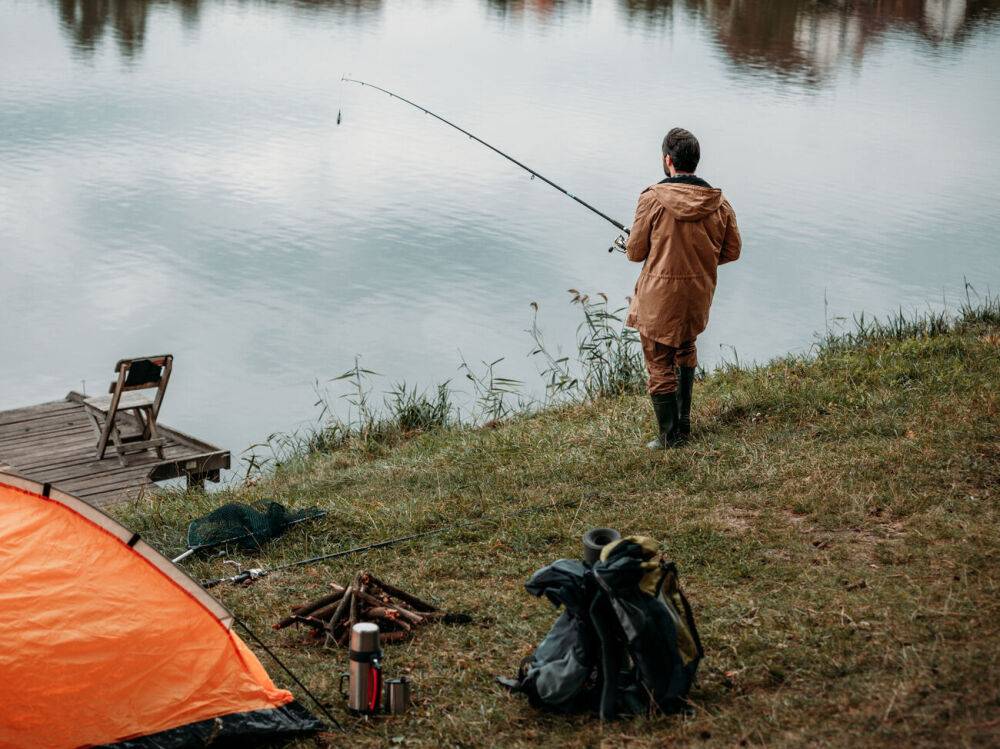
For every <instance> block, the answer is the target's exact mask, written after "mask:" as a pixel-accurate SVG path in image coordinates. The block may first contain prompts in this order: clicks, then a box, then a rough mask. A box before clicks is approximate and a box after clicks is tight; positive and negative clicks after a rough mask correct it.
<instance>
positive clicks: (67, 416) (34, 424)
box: [0, 410, 90, 436]
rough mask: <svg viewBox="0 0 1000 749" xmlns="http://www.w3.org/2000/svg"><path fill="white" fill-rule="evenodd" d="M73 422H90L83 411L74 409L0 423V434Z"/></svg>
mask: <svg viewBox="0 0 1000 749" xmlns="http://www.w3.org/2000/svg"><path fill="white" fill-rule="evenodd" d="M75 424H90V418H89V417H88V416H87V414H86V413H84V412H83V411H81V410H76V411H69V412H67V413H62V414H55V415H53V416H43V417H41V418H38V419H27V420H25V421H17V422H14V423H13V424H0V436H7V435H15V434H27V433H29V432H41V431H44V430H47V429H48V430H51V429H55V428H58V427H59V426H71V425H75Z"/></svg>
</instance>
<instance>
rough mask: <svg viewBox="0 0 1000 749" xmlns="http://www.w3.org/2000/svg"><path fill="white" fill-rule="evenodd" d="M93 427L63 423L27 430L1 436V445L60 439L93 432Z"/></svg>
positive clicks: (83, 423)
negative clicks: (68, 435)
mask: <svg viewBox="0 0 1000 749" xmlns="http://www.w3.org/2000/svg"><path fill="white" fill-rule="evenodd" d="M93 431H94V430H93V427H91V426H90V424H89V423H88V422H82V423H76V424H74V423H72V422H70V423H63V424H59V425H53V426H51V427H40V428H38V429H25V430H23V431H21V432H17V433H11V434H5V435H0V445H17V444H24V443H26V442H37V441H38V440H39V439H42V440H45V439H51V438H56V439H58V438H59V436H60V435H66V434H72V433H74V432H91V433H93Z"/></svg>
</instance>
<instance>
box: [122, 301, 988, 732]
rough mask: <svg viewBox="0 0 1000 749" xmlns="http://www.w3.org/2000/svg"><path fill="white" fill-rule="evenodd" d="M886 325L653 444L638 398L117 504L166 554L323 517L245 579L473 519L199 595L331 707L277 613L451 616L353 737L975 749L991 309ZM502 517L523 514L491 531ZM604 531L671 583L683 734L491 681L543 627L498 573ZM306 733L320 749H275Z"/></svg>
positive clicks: (724, 398) (334, 677)
mask: <svg viewBox="0 0 1000 749" xmlns="http://www.w3.org/2000/svg"><path fill="white" fill-rule="evenodd" d="M911 323H913V324H911V325H909V326H904V325H895V326H894V325H891V324H890V325H884V326H883V327H882V328H881V329H876V328H873V327H871V326H870V325H869V326H867V327H865V328H863V329H859V330H858V331H857V332H856V333H855V334H853V337H851V338H844V337H841V338H839V339H836V340H834V339H829V340H826V341H823V342H821V343H820V344H819V345H818V346H817V347H816V351H815V352H814V354H813V355H812V356H810V357H789V358H784V359H779V360H776V361H774V362H772V363H770V364H768V365H766V366H761V367H756V368H752V369H749V370H748V369H738V368H735V367H730V368H726V369H725V370H723V371H719V372H716V373H713V374H710V375H708V377H707V378H706V379H705V380H704V381H702V382H699V383H697V384H696V389H695V407H694V414H693V416H694V429H695V435H694V439H693V441H692V442H691V443H690V444H689V445H688V446H686V447H684V448H683V449H679V450H673V451H669V452H662V453H656V454H653V453H650V452H648V451H647V450H646V449H645V448H644V447H643V445H644V443H645V441H646V440H647V439H648V438H649V437H650V436H651V434H652V430H653V422H652V415H651V411H650V407H649V404H648V401H647V400H646V398H645V397H643V396H642V395H640V394H634V393H632V394H630V393H625V394H621V395H617V396H597V397H592V398H587V399H586V400H585V401H584V402H582V403H571V404H568V405H563V406H559V407H553V408H549V409H543V410H540V411H537V412H534V413H531V414H529V415H524V416H520V417H515V418H512V419H509V420H508V421H506V422H503V423H499V424H491V425H490V428H478V429H477V428H472V427H469V426H465V427H462V426H451V427H448V426H444V427H438V428H435V429H430V430H429V431H425V432H419V433H416V434H415V436H411V437H409V438H407V439H401V440H396V441H393V442H390V443H380V442H379V443H372V442H371V441H359V440H350V439H348V440H344V441H342V442H340V443H338V444H340V445H341V446H340V447H339V449H333V450H332V451H326V452H322V451H320V452H316V451H314V452H303V451H298V452H294V453H293V454H292V455H291V456H290V457H289V458H288V459H287V460H286V462H285V463H283V464H282V465H281V466H280V467H279V468H278V469H277V470H276V471H275V472H274V473H273V474H272V475H268V476H264V477H260V478H258V479H257V480H256V482H255V483H254V484H253V485H251V486H246V487H242V488H239V489H233V490H229V491H225V492H221V493H216V494H212V495H204V494H199V493H189V494H179V493H165V494H163V495H162V496H158V497H154V498H152V499H147V500H144V501H143V502H141V503H136V504H132V505H128V506H124V507H120V508H119V509H118V512H117V514H118V516H119V517H120V519H121V520H122V521H123V522H125V523H126V524H127V525H128V526H129V527H131V528H133V529H135V530H137V531H139V532H141V533H142V535H143V537H144V538H145V539H146V540H147V541H149V542H150V543H152V544H153V545H154V546H156V547H158V548H160V549H161V550H163V551H164V552H165V553H166V554H168V555H174V554H176V553H178V552H179V551H181V550H182V549H183V535H184V528H185V526H186V524H187V522H188V521H189V520H190V519H191V518H192V517H194V516H196V515H199V514H202V513H204V512H206V511H208V510H209V509H211V508H213V507H215V506H217V505H219V504H221V503H223V502H226V501H230V500H234V499H235V500H242V501H247V500H256V499H261V498H274V499H277V500H278V501H281V502H284V503H286V504H289V505H292V506H295V507H304V506H310V505H319V506H320V507H323V508H325V509H327V510H329V514H328V515H327V517H326V518H325V519H324V520H322V521H319V522H317V523H312V524H304V525H303V526H299V527H297V528H295V529H294V530H292V531H290V532H289V533H288V534H287V535H286V536H285V537H283V538H281V539H279V540H277V541H275V542H273V543H272V544H270V545H269V546H268V547H267V548H266V549H265V550H264V551H263V552H262V553H259V554H256V555H247V554H243V553H241V552H237V551H233V552H232V556H231V558H234V559H238V560H239V561H241V562H242V563H243V564H244V565H248V566H272V565H277V564H281V563H282V562H286V561H292V560H295V559H299V558H301V557H305V556H310V555H312V554H316V553H321V552H324V551H329V550H335V549H338V548H347V547H349V546H352V545H355V544H359V543H363V542H369V541H374V540H378V539H382V538H388V537H392V536H397V535H402V534H405V533H410V532H416V531H421V530H427V529H431V528H435V527H437V526H440V525H445V524H450V523H454V522H456V521H464V520H475V521H476V524H469V525H465V526H463V527H461V528H460V529H458V530H454V531H451V532H448V533H444V534H441V535H438V536H433V537H430V538H427V539H424V540H422V541H419V542H415V543H411V544H403V545H399V546H396V547H394V548H390V549H384V550H379V551H375V552H370V553H366V554H363V555H358V556H354V557H348V558H344V559H338V560H335V561H334V562H330V563H326V564H317V565H314V566H310V567H303V568H297V569H294V570H290V571H287V572H283V573H281V574H276V575H274V576H272V577H268V578H265V579H262V580H260V581H258V582H256V583H255V584H253V585H252V586H250V587H246V588H235V587H232V586H220V587H218V588H214V589H213V590H212V592H213V594H214V595H216V596H217V597H218V598H219V599H220V600H221V601H222V602H223V603H224V604H226V605H227V606H228V607H229V608H230V609H231V610H232V611H233V612H234V613H236V614H237V615H238V616H239V617H241V618H242V619H244V620H245V621H246V622H248V623H249V625H250V626H251V627H253V628H254V629H255V630H256V631H257V632H258V633H259V634H260V635H262V636H263V637H264V638H265V640H266V641H268V642H269V643H271V644H272V645H273V646H274V647H275V648H276V652H278V653H279V654H280V656H281V657H282V659H283V660H285V662H286V663H288V665H289V666H290V667H291V668H293V669H294V670H295V671H296V672H297V673H298V674H299V676H300V677H301V678H302V679H303V680H304V681H305V682H306V683H307V685H308V686H309V687H310V689H311V690H313V691H314V692H315V693H316V694H318V695H320V696H321V697H322V698H323V699H325V700H327V701H328V702H329V703H330V704H331V705H333V706H335V707H336V708H337V709H338V714H343V713H342V711H341V710H340V706H341V705H342V701H341V699H340V698H339V696H338V694H337V681H338V678H339V675H340V673H341V672H343V671H344V670H346V667H347V658H346V654H345V653H344V652H341V651H335V650H333V651H330V650H323V649H322V648H320V647H317V646H313V645H307V644H305V643H306V640H305V636H304V634H303V633H300V632H297V631H295V630H294V629H289V630H283V631H281V632H274V631H272V630H271V629H270V624H271V623H273V622H274V621H276V620H277V619H278V618H279V617H280V616H282V615H284V614H285V613H287V610H288V608H289V606H291V605H292V604H293V603H297V602H300V601H303V600H306V599H309V598H314V597H317V596H318V595H320V594H321V592H322V591H323V589H324V586H325V585H326V584H327V582H329V581H331V580H333V581H338V582H341V583H346V582H347V581H349V580H350V578H351V577H352V576H353V574H354V573H355V572H356V571H357V570H358V569H361V568H367V569H371V570H372V571H373V572H375V574H377V575H378V576H380V577H382V578H383V579H385V580H388V581H390V582H393V583H395V584H397V585H399V586H401V587H405V588H408V589H411V590H412V591H414V592H415V593H417V594H419V595H421V596H423V597H427V598H431V599H434V600H436V601H438V602H439V603H440V604H441V605H442V606H443V607H445V608H447V609H449V610H455V611H468V612H472V613H474V614H475V616H476V624H474V625H472V626H454V627H451V626H444V625H435V626H432V627H428V628H426V629H424V630H422V631H419V632H418V634H417V636H416V637H414V638H413V639H412V640H411V641H410V642H409V643H407V644H404V645H395V646H388V647H387V649H386V659H385V662H386V668H387V671H388V673H389V674H390V675H399V674H403V673H406V674H408V675H410V676H411V677H412V678H413V680H414V682H415V692H414V697H415V705H414V708H413V710H412V712H411V713H410V714H409V715H407V716H404V717H399V718H381V719H377V720H373V721H363V720H358V719H352V718H348V717H346V716H345V717H344V718H343V720H344V721H345V725H346V726H347V729H348V731H350V733H351V736H350V742H351V745H353V746H384V745H405V746H426V747H438V746H493V745H498V746H523V747H528V746H536V745H540V744H542V745H546V746H571V747H597V746H602V747H603V746H615V747H617V746H627V747H660V746H668V745H670V746H673V745H696V746H702V745H704V746H727V747H728V746H734V745H737V746H739V745H744V746H757V745H773V746H801V745H814V746H818V745H823V746H827V745H830V746H845V747H846V746H857V745H863V746H914V745H927V746H930V745H934V746H941V745H947V746H973V745H985V744H993V745H997V744H1000V679H998V678H997V674H998V673H1000V663H998V656H1000V572H998V565H1000V526H998V520H1000V518H998V508H997V491H998V486H1000V442H998V433H1000V429H998V427H1000V418H998V389H1000V306H998V305H997V303H996V301H995V300H993V301H989V300H988V301H987V302H986V303H984V304H982V305H977V306H974V307H969V308H967V309H965V310H964V311H963V313H962V314H961V315H960V317H959V318H958V319H957V320H942V321H937V322H934V323H933V324H917V323H915V322H913V321H912V320H911ZM409 434H411V435H412V434H413V433H412V432H410V433H409ZM528 507H540V508H544V509H542V510H540V511H538V512H536V513H533V514H530V515H514V513H516V512H518V511H519V510H522V509H524V508H528ZM605 525H606V526H611V527H615V528H618V529H620V530H622V531H624V532H626V533H642V534H646V535H650V536H653V537H656V538H658V539H660V540H661V541H662V542H663V544H664V547H665V549H666V550H667V552H668V554H669V556H670V557H671V558H672V559H674V560H675V561H676V562H677V564H678V565H679V568H680V571H681V576H682V582H683V584H684V587H685V590H686V592H687V595H688V597H689V598H690V599H691V601H692V603H693V605H694V607H695V614H696V617H697V620H698V623H699V627H700V629H701V634H702V640H703V642H704V645H705V649H706V658H705V660H704V662H703V664H702V668H701V671H700V673H699V679H698V682H697V684H696V686H695V688H694V690H693V692H692V695H691V697H692V700H693V703H694V706H695V710H694V712H693V714H691V715H689V716H673V717H662V716H661V717H655V718H650V719H646V718H641V719H629V720H625V721H621V722H616V723H612V724H608V725H604V726H601V725H600V724H599V723H598V722H597V721H596V720H594V719H592V718H589V717H572V718H565V717H555V716H549V715H544V714H541V713H539V712H537V711H535V710H534V709H532V708H531V707H529V706H528V704H527V703H526V701H525V700H523V699H520V698H518V697H514V696H510V695H508V694H506V693H505V692H503V691H501V690H500V689H499V688H497V687H496V686H495V685H494V684H493V677H494V676H495V675H496V674H512V673H513V672H514V670H515V669H516V667H517V664H518V662H519V660H520V659H521V658H522V657H523V656H525V655H526V654H528V653H529V652H530V651H531V649H532V647H533V646H534V645H535V644H537V643H538V641H539V640H540V639H541V637H542V636H543V635H544V633H545V632H546V631H547V629H548V627H549V626H550V624H551V623H552V621H553V620H554V617H555V612H554V611H553V610H552V608H551V606H550V605H549V604H547V603H546V602H544V601H540V600H537V599H535V598H532V597H531V596H529V595H528V594H527V593H526V592H525V591H524V589H523V587H522V586H523V582H524V580H525V579H526V578H527V577H528V576H529V575H530V574H531V572H532V571H534V570H535V569H537V568H539V567H541V566H543V565H545V564H547V563H549V562H551V561H552V560H554V559H556V558H559V557H564V556H576V555H578V553H579V547H580V542H579V539H580V536H581V535H582V534H583V532H584V531H585V530H587V529H588V528H590V527H594V526H605ZM185 564H186V565H187V568H188V569H189V571H190V572H191V574H192V575H194V576H195V577H201V578H205V577H218V576H222V575H226V574H232V572H233V571H234V568H233V567H231V566H228V565H226V566H224V565H223V564H222V560H221V559H220V558H206V557H201V558H198V559H191V560H188V562H185ZM260 655H261V660H262V661H263V662H264V663H265V665H267V667H268V669H269V671H270V672H271V673H272V675H273V676H274V678H275V680H276V681H277V682H279V683H281V684H284V685H287V679H285V678H284V677H283V675H282V673H281V672H280V670H279V669H277V668H276V667H275V666H274V664H273V663H270V662H269V661H268V658H267V656H266V655H264V654H260ZM293 691H295V690H294V689H293ZM327 743H329V745H331V746H339V745H342V743H343V738H342V737H340V736H334V735H330V736H327V737H319V738H318V739H315V740H313V739H309V740H304V741H301V742H299V744H298V745H299V746H313V745H314V744H315V745H318V746H325V745H327Z"/></svg>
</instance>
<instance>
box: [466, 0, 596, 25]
mask: <svg viewBox="0 0 1000 749" xmlns="http://www.w3.org/2000/svg"><path fill="white" fill-rule="evenodd" d="M485 5H486V7H487V9H488V10H489V12H490V13H491V15H494V16H496V17H498V18H501V19H517V18H521V17H522V16H525V15H527V16H530V17H532V18H535V19H537V20H539V21H542V22H545V23H547V22H549V21H553V20H558V19H560V18H562V17H564V16H567V15H569V14H580V13H583V12H589V11H590V0H485Z"/></svg>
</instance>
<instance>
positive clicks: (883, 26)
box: [619, 0, 1000, 83]
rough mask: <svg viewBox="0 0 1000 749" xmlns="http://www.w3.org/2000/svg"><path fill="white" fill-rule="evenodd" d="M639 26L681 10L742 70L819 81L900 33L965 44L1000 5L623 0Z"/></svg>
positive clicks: (661, 22)
mask: <svg viewBox="0 0 1000 749" xmlns="http://www.w3.org/2000/svg"><path fill="white" fill-rule="evenodd" d="M619 6H620V8H621V9H622V12H623V13H624V15H625V17H626V18H627V19H628V20H629V21H630V22H632V23H641V24H643V25H645V26H647V27H652V28H655V27H658V26H667V25H670V24H671V23H672V22H673V21H674V14H675V12H681V13H686V14H688V15H689V16H691V17H693V18H696V19H698V20H700V21H702V22H704V23H705V24H706V25H707V26H708V27H709V28H711V29H712V31H713V33H714V35H715V37H716V40H717V42H718V44H719V46H720V47H721V48H722V49H723V50H725V52H726V54H727V55H728V56H729V57H730V58H731V59H732V60H733V62H735V63H736V64H737V65H738V66H739V67H741V68H745V69H749V70H752V71H760V70H769V71H773V72H776V73H778V74H780V75H785V76H792V77H796V78H801V79H802V80H804V81H806V82H811V83H818V82H820V81H821V80H822V79H823V78H824V77H825V76H826V75H827V74H828V73H829V72H830V71H832V70H833V69H834V68H835V67H836V66H837V65H838V64H840V63H841V62H842V61H844V60H851V61H853V62H860V60H861V58H862V57H863V56H864V54H865V52H866V51H867V50H868V49H869V48H870V47H871V45H872V44H873V43H874V42H877V41H878V40H880V39H881V38H883V37H884V36H885V35H886V34H887V33H890V32H892V31H896V30H902V31H905V32H909V33H913V34H916V35H918V36H919V37H920V38H921V39H923V40H924V41H925V42H926V44H927V45H929V46H930V47H932V48H935V47H938V46H941V45H949V44H950V45H960V44H962V43H963V42H964V41H965V40H966V39H968V38H969V37H970V36H971V35H972V34H973V33H974V32H975V31H977V30H978V29H979V28H981V27H983V26H985V25H988V24H991V23H993V22H995V21H996V19H997V15H998V10H1000V0H893V1H890V2H879V1H878V0H872V1H870V2H849V1H848V0H829V1H827V2H823V1H822V0H820V1H818V2H817V0H620V2H619Z"/></svg>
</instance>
